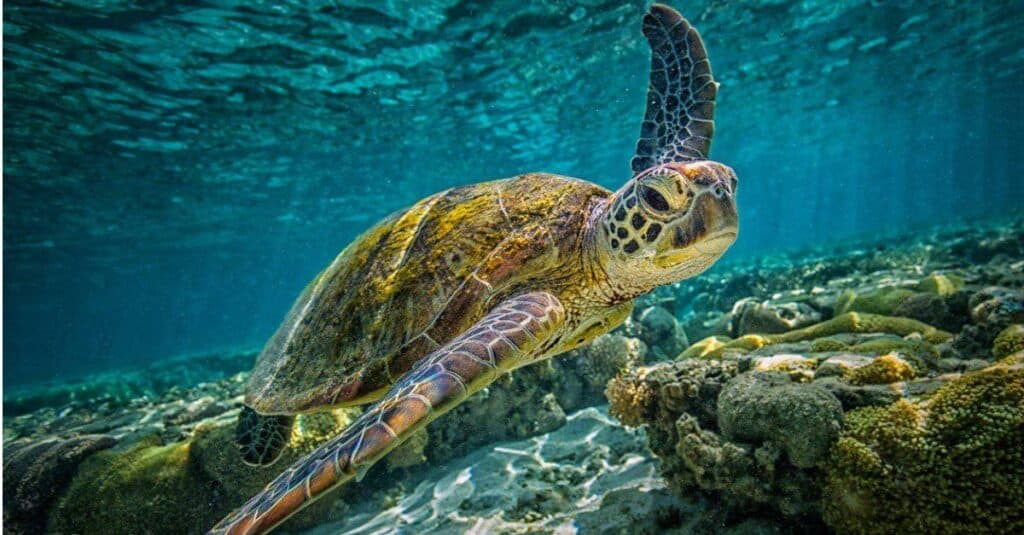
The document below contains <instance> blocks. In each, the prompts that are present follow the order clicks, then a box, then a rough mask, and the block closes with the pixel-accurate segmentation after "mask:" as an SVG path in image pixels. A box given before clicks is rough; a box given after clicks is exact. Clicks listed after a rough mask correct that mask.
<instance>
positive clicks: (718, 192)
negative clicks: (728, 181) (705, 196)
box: [714, 184, 725, 199]
mask: <svg viewBox="0 0 1024 535" xmlns="http://www.w3.org/2000/svg"><path fill="white" fill-rule="evenodd" d="M714 193H715V197H718V198H719V199H721V198H722V197H725V186H723V185H722V184H718V185H716V186H715V189H714Z"/></svg>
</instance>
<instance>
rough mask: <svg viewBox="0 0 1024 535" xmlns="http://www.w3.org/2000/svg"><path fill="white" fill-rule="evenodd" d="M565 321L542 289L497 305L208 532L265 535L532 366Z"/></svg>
mask: <svg viewBox="0 0 1024 535" xmlns="http://www.w3.org/2000/svg"><path fill="white" fill-rule="evenodd" d="M564 319H565V312H564V310H563V309H562V305H561V303H560V302H559V301H558V299H557V298H556V297H555V296H553V295H551V294H549V293H547V292H537V293H531V294H526V295H522V296H519V297H516V298H513V299H510V300H508V301H506V302H504V303H502V304H501V305H499V306H497V307H495V308H494V309H493V310H491V312H489V313H488V314H487V315H486V316H485V317H484V318H483V319H482V320H480V321H479V322H477V323H476V324H475V325H474V326H473V327H472V328H470V329H469V330H468V331H467V332H465V333H463V334H462V335H461V336H459V337H457V338H455V339H454V340H452V341H451V342H449V343H448V344H447V345H445V346H444V347H441V348H440V349H438V350H437V351H434V352H433V353H431V354H430V355H427V356H426V357H424V359H423V360H422V361H420V362H419V363H418V364H417V365H416V367H415V368H413V369H412V370H410V371H409V372H408V373H407V374H406V375H404V376H403V377H402V378H401V379H400V380H399V381H398V382H397V383H395V385H394V386H392V388H391V390H389V391H388V393H387V394H386V395H385V397H384V398H383V399H382V400H381V401H380V402H379V403H377V404H376V405H374V406H373V407H371V408H370V409H369V410H367V411H366V412H365V413H363V415H362V416H360V417H359V418H358V419H356V421H355V422H353V423H352V425H351V426H349V427H348V428H347V429H345V430H344V431H343V432H342V433H341V434H340V435H338V436H337V437H335V438H334V439H332V440H331V441H330V442H328V443H326V444H324V445H323V446H321V447H320V448H319V449H317V450H316V451H314V452H312V453H311V454H309V455H307V456H306V457H304V458H302V459H301V460H299V461H298V462H296V463H295V464H294V465H292V466H291V468H289V469H288V470H287V471H285V472H284V473H283V474H281V475H280V476H278V477H277V478H276V479H274V481H272V482H271V483H270V484H269V485H267V488H266V489H264V490H263V492H261V493H260V494H258V495H256V496H255V497H253V498H252V499H250V500H249V501H248V502H247V503H246V504H245V505H244V506H242V507H241V508H240V509H238V510H236V511H235V512H233V513H232V514H230V515H228V516H227V517H226V518H224V520H221V521H220V523H219V524H217V526H216V527H214V528H213V529H212V530H211V531H210V533H213V534H220V533H223V534H254V533H264V532H266V531H268V530H270V529H272V528H273V527H274V526H276V525H278V524H280V523H281V522H283V521H284V520H285V519H286V518H288V517H289V516H291V515H292V514H294V513H295V512H297V511H298V510H299V509H301V508H303V507H305V506H306V505H309V504H310V503H312V502H313V500H315V499H317V498H318V497H320V496H322V495H323V494H324V493H326V492H327V491H329V490H331V489H333V488H334V487H336V486H338V485H340V484H342V483H344V482H345V481H348V480H349V479H351V478H352V477H354V476H356V475H357V474H359V473H362V472H364V471H365V470H367V469H368V468H369V467H370V465H372V464H373V463H374V462H376V461H377V460H379V459H380V458H381V457H383V456H384V455H385V454H386V453H388V452H389V451H391V450H392V449H393V448H394V447H395V446H397V445H398V444H400V443H401V442H402V441H404V440H405V439H407V438H409V436H410V435H412V434H413V433H414V432H415V431H417V430H418V429H420V428H421V427H423V426H424V425H426V424H427V423H428V422H430V421H431V420H433V419H434V418H437V417H438V416H440V415H442V414H444V413H445V412H447V411H448V410H450V409H451V408H452V407H454V406H455V405H457V404H459V403H460V402H462V401H463V400H464V399H466V398H467V397H469V396H470V395H471V394H473V393H474V392H476V391H477V390H480V389H481V388H483V387H484V386H486V385H488V384H489V383H491V382H492V381H494V379H495V378H497V377H498V376H499V375H500V374H501V373H503V372H506V371H509V370H512V369H515V368H518V367H520V366H523V365H526V364H529V363H530V362H533V361H534V360H535V359H536V358H538V357H540V356H542V355H541V354H540V352H541V351H543V348H544V347H550V346H548V345H547V344H546V342H548V340H549V339H550V338H551V336H552V334H553V333H555V332H556V331H557V330H558V327H559V326H560V325H561V324H562V322H563V321H564Z"/></svg>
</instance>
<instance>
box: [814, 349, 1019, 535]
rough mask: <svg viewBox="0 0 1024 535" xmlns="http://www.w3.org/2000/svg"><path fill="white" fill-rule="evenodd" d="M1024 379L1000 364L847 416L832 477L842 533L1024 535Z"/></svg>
mask: <svg viewBox="0 0 1024 535" xmlns="http://www.w3.org/2000/svg"><path fill="white" fill-rule="evenodd" d="M1021 444H1024V369H1022V366H1021V365H1020V364H1019V363H1018V364H1000V365H996V366H991V367H989V368H986V369H984V370H982V371H979V372H976V373H973V374H968V375H965V376H963V377H961V378H959V379H957V380H955V381H952V382H950V383H948V384H946V385H944V386H943V387H941V388H940V389H939V390H938V391H936V393H935V394H934V395H933V396H932V397H931V398H930V399H929V400H928V401H926V402H917V403H913V402H909V401H906V400H901V401H898V402H896V403H894V404H892V405H890V406H888V407H880V408H862V409H857V410H855V411H852V412H849V413H847V415H846V420H845V427H844V430H843V432H842V435H841V437H840V439H839V441H838V442H837V443H836V444H835V446H834V447H833V449H832V454H831V458H830V460H829V463H828V466H827V469H826V473H827V475H826V488H825V493H824V496H825V499H824V503H823V505H824V518H825V521H826V522H827V523H828V524H830V525H831V526H832V527H833V528H834V529H835V530H836V532H837V533H840V534H842V533H875V532H887V533H892V532H903V533H989V532H993V533H1021V532H1024V513H1022V511H1024V510H1022V509H1021V507H1020V504H1021V503H1024V448H1022V447H1021Z"/></svg>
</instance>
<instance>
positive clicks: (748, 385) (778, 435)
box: [718, 372, 843, 468]
mask: <svg viewBox="0 0 1024 535" xmlns="http://www.w3.org/2000/svg"><path fill="white" fill-rule="evenodd" d="M842 421H843V407H842V405H841V404H840V403H839V400H838V399H836V398H835V396H833V395H832V394H830V393H829V392H828V390H826V389H824V388H822V387H820V386H818V385H814V384H801V383H794V382H792V381H791V380H790V379H789V377H788V376H786V375H782V374H773V373H760V372H749V373H744V374H741V375H740V376H738V377H736V378H735V379H733V380H731V381H729V382H728V383H726V385H725V388H723V389H722V393H721V394H720V395H719V396H718V428H719V429H721V431H722V435H723V436H724V437H725V438H726V439H727V440H732V441H737V442H746V443H750V444H754V445H757V446H760V445H761V444H763V443H765V442H771V443H772V444H774V445H775V446H777V447H779V448H781V449H782V451H783V453H785V455H786V458H787V459H788V461H789V462H790V463H792V464H793V466H795V467H797V468H812V467H815V466H818V464H819V463H820V462H821V461H822V460H823V459H824V458H825V457H826V456H827V454H828V450H829V448H830V447H831V446H832V442H833V441H834V440H835V439H836V437H838V436H839V427H840V424H841V423H842Z"/></svg>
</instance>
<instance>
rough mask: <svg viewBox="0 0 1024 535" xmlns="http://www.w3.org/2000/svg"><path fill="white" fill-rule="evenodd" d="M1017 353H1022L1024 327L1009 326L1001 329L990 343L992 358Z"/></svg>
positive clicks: (1023, 348) (1023, 349)
mask: <svg viewBox="0 0 1024 535" xmlns="http://www.w3.org/2000/svg"><path fill="white" fill-rule="evenodd" d="M1018 351H1024V325H1018V324H1014V325H1010V326H1009V327H1007V328H1005V329H1003V330H1002V332H1000V333H999V334H998V335H997V336H996V339H995V341H994V342H992V356H994V357H995V358H997V359H1001V358H1003V357H1005V356H1008V355H1012V354H1014V353H1016V352H1018Z"/></svg>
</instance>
